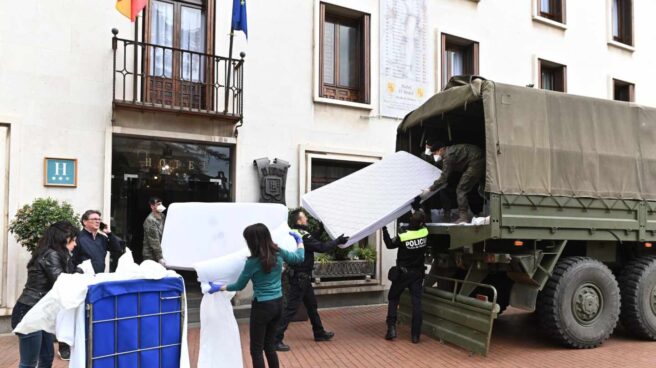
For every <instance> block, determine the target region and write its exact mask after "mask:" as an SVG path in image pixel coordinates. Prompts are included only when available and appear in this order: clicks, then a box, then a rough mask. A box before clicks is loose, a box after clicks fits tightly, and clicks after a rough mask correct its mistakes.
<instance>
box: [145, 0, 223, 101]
mask: <svg viewBox="0 0 656 368" xmlns="http://www.w3.org/2000/svg"><path fill="white" fill-rule="evenodd" d="M158 1H160V2H164V3H169V4H173V6H174V7H181V6H190V7H197V8H200V9H201V12H202V13H203V14H204V15H205V35H204V36H205V52H204V53H205V54H209V55H214V43H215V34H216V17H215V15H216V0H158ZM151 4H152V0H149V1H148V5H147V6H146V8H145V9H144V11H143V14H144V15H143V27H142V28H143V29H142V30H141V38H142V40H144V42H145V43H152V39H151V37H150V36H151V35H150V25H151V23H152V20H151V13H150V7H151ZM175 14H176V13H175V10H174V19H173V30H174V32H173V46H172V47H173V48H179V46H180V34H179V32H177V30H178V29H180V17H175ZM147 51H148V50H145V49H144V50H142V53H143V55H142V66H141V70H142V76H141V77H142V78H143V79H144V82H146V83H144V82H142V84H141V86H142V87H141V88H142V89H143V90H142V96H145V101H150V98H151V96H150V90H149V89H148V88H147V84H148V81H147V79H148V78H149V76H150V52H147ZM172 62H173V65H172V69H171V70H172V71H173V78H172V79H173V80H175V79H176V72H178V71H179V70H180V60H179V57H175V55H174V56H173V60H172ZM214 69H215V67H214V63H210V62H208V63H207V65H206V66H205V69H204V76H205V77H204V78H205V81H204V82H202V83H205V84H206V86H205V87H204V89H205V98H204V100H205V106H204V109H205V110H212V109H213V108H214V106H212V105H213V101H214V90H213V89H212V88H211V87H210V86H208V84H210V83H209V82H208V81H210V80H212V79H213V78H214V73H215V70H214ZM177 77H178V78H177V79H181V77H180V76H177Z"/></svg>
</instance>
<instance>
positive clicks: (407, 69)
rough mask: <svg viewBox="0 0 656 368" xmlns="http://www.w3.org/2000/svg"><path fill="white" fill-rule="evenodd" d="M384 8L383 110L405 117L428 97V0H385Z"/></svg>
mask: <svg viewBox="0 0 656 368" xmlns="http://www.w3.org/2000/svg"><path fill="white" fill-rule="evenodd" d="M380 9H381V17H380V114H381V115H382V116H387V117H393V118H403V117H404V116H405V115H406V114H407V113H408V112H410V111H412V110H414V109H415V108H417V107H418V106H419V105H421V104H422V103H423V102H424V101H425V100H426V99H427V98H428V96H427V95H426V93H427V92H428V91H429V86H428V68H429V67H428V53H427V49H428V28H427V20H426V12H427V10H426V0H381V1H380Z"/></svg>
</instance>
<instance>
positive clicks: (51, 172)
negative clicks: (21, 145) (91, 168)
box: [43, 157, 77, 187]
mask: <svg viewBox="0 0 656 368" xmlns="http://www.w3.org/2000/svg"><path fill="white" fill-rule="evenodd" d="M43 185H45V186H47V187H77V160H76V159H69V158H52V157H46V158H45V159H44V161H43Z"/></svg>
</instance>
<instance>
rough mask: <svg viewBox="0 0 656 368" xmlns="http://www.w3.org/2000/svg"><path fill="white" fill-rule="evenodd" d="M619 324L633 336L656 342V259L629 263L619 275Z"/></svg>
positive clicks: (649, 258) (637, 259) (642, 258)
mask: <svg viewBox="0 0 656 368" xmlns="http://www.w3.org/2000/svg"><path fill="white" fill-rule="evenodd" d="M619 282H620V290H621V291H622V313H621V314H620V320H621V321H622V325H624V327H626V329H627V330H629V332H630V333H632V334H633V335H635V336H637V337H639V338H642V339H647V340H656V257H641V258H636V259H634V260H632V261H631V262H629V263H628V264H627V265H626V267H624V269H623V270H622V273H621V274H620V279H619Z"/></svg>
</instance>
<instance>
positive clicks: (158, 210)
mask: <svg viewBox="0 0 656 368" xmlns="http://www.w3.org/2000/svg"><path fill="white" fill-rule="evenodd" d="M148 206H149V207H150V214H148V217H146V219H145V220H144V222H143V229H144V238H143V259H144V261H145V260H147V259H150V260H153V261H155V262H159V264H161V265H162V266H164V267H166V261H165V260H164V256H163V255H162V234H163V233H164V222H165V221H166V216H164V213H163V212H164V211H165V210H166V207H164V205H163V204H162V200H161V199H159V198H158V197H150V199H148Z"/></svg>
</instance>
